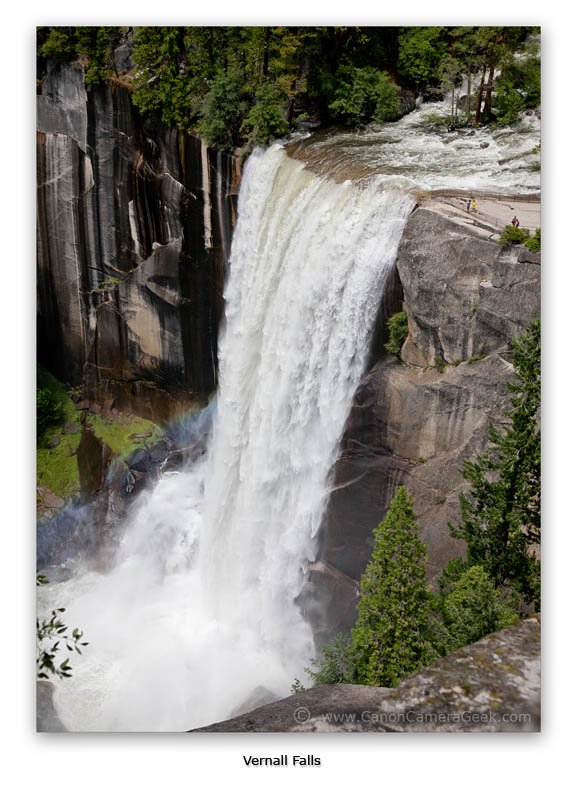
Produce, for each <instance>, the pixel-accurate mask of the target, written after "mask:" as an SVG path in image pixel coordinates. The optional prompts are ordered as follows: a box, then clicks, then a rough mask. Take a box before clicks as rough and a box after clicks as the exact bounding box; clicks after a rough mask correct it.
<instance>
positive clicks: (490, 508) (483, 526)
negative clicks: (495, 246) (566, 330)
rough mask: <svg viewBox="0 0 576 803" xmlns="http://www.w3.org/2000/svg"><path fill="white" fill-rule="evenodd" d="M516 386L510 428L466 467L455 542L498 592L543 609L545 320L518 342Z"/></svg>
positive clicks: (494, 433) (493, 433)
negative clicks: (463, 545) (518, 596)
mask: <svg viewBox="0 0 576 803" xmlns="http://www.w3.org/2000/svg"><path fill="white" fill-rule="evenodd" d="M513 353H514V357H513V362H514V367H515V369H516V376H517V380H516V381H515V382H514V383H511V384H510V385H509V389H510V391H511V410H510V411H509V412H508V417H509V419H510V423H509V424H506V425H505V426H504V427H503V428H502V429H501V430H497V429H496V428H495V427H491V428H490V432H489V447H488V450H487V451H486V452H485V453H484V454H483V455H481V456H480V457H479V458H478V459H477V460H476V461H466V462H465V463H464V467H463V469H462V474H463V476H464V477H465V478H466V479H467V480H468V482H469V483H470V491H469V493H467V494H462V495H461V497H460V510H461V515H462V523H461V524H460V526H459V527H452V528H451V530H452V535H453V536H454V537H456V538H461V539H463V540H464V541H466V543H467V545H468V563H469V564H470V565H476V564H478V565H480V566H483V567H484V568H485V569H486V571H487V572H488V574H489V575H490V576H491V577H492V579H493V580H494V583H495V585H496V586H497V587H505V586H511V587H513V588H515V589H516V590H517V591H519V592H520V593H521V594H522V596H523V598H524V600H525V602H526V603H529V604H530V603H534V605H535V607H536V609H538V608H539V604H540V560H539V557H538V555H537V552H536V550H537V548H538V544H539V543H540V425H539V411H540V321H539V320H535V321H533V322H532V323H531V324H530V326H528V328H527V329H526V331H525V332H524V333H523V334H522V335H521V336H520V337H519V338H518V339H517V340H515V341H514V343H513Z"/></svg>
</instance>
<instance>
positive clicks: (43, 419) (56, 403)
mask: <svg viewBox="0 0 576 803" xmlns="http://www.w3.org/2000/svg"><path fill="white" fill-rule="evenodd" d="M36 421H37V428H36V434H37V439H38V441H41V440H42V439H43V437H44V436H45V434H46V432H47V431H48V430H49V429H50V428H51V427H55V426H58V425H59V424H62V423H63V421H64V407H63V405H62V403H61V401H60V400H59V399H58V397H57V396H56V394H55V393H54V391H53V390H52V389H51V388H38V390H37V392H36Z"/></svg>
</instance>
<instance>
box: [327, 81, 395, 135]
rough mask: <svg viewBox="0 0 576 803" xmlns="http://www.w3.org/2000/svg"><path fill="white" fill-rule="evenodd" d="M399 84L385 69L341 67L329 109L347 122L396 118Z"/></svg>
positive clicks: (350, 123)
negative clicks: (395, 82)
mask: <svg viewBox="0 0 576 803" xmlns="http://www.w3.org/2000/svg"><path fill="white" fill-rule="evenodd" d="M398 98H399V88H398V87H397V86H396V84H393V83H392V81H391V80H390V76H389V75H388V73H387V72H383V71H381V70H377V69H376V68H375V67H341V68H340V69H339V70H338V73H337V76H336V84H335V89H334V100H333V101H332V102H331V103H330V105H329V109H330V111H331V112H332V114H333V116H334V118H335V119H336V120H338V121H340V122H344V123H346V124H347V125H358V124H360V123H365V122H370V121H374V122H378V123H383V122H386V121H387V120H395V119H396V118H397V117H398V109H399V103H398Z"/></svg>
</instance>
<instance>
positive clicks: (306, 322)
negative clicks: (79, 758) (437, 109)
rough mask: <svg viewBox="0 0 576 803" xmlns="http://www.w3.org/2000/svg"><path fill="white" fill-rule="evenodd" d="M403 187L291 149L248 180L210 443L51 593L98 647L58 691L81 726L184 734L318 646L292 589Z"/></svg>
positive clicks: (279, 685) (390, 246) (286, 679)
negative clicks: (109, 561)
mask: <svg viewBox="0 0 576 803" xmlns="http://www.w3.org/2000/svg"><path fill="white" fill-rule="evenodd" d="M413 205H414V201H413V199H412V198H411V196H410V195H408V193H406V192H405V191H403V190H401V189H395V187H394V185H393V183H391V182H390V181H389V180H387V179H385V178H384V177H377V178H375V179H373V180H371V181H369V182H367V183H366V186H364V187H362V188H359V187H357V186H356V185H354V184H353V183H352V182H349V181H347V182H343V183H341V184H336V183H334V182H333V181H331V180H329V179H326V178H323V177H321V176H318V175H315V174H313V173H312V172H310V171H309V170H307V169H306V168H305V166H304V165H303V164H302V163H300V162H297V161H294V160H292V159H290V158H288V156H287V155H286V153H285V151H284V150H283V149H282V147H281V146H280V145H273V146H272V147H271V148H269V149H267V150H265V151H264V150H259V151H256V152H255V153H254V154H252V156H251V157H250V159H249V161H248V163H247V165H246V168H245V173H244V176H243V180H242V186H241V191H240V198H239V216H238V222H237V226H236V230H235V233H234V239H233V243H232V250H231V255H230V274H229V279H228V283H227V287H226V291H225V295H226V315H225V322H224V324H223V327H222V332H221V336H220V382H219V391H218V406H217V413H216V419H215V424H214V430H213V435H212V440H211V443H210V447H209V449H208V454H207V456H206V458H205V459H203V460H202V461H200V462H198V463H196V464H195V465H194V466H193V467H192V468H191V469H189V470H188V471H185V472H179V473H174V474H167V475H165V476H164V477H163V478H162V479H161V480H160V481H159V482H158V484H157V485H156V486H155V487H154V488H153V489H152V490H150V491H149V492H147V493H146V494H145V495H142V497H141V498H140V499H139V500H138V501H137V503H136V504H135V506H134V509H133V511H132V514H131V518H130V521H129V522H128V524H127V526H126V528H125V531H124V533H123V535H122V539H121V541H120V545H119V547H118V551H117V555H116V559H115V565H114V567H113V569H112V570H111V571H110V572H108V573H107V574H104V575H102V574H97V573H94V572H86V571H84V572H81V571H78V572H77V573H76V574H75V576H74V577H73V578H72V579H70V580H68V581H67V582H65V583H60V584H54V585H52V584H51V585H50V586H49V587H47V589H48V590H47V591H46V594H47V595H48V600H50V601H47V604H51V600H54V604H56V602H57V603H58V605H61V606H62V607H66V609H67V610H66V617H67V621H70V622H71V623H74V625H75V626H76V625H77V626H79V627H81V628H82V629H83V630H84V631H85V633H86V637H87V639H88V640H89V641H90V646H89V647H88V648H87V649H86V652H85V655H83V656H82V657H81V658H78V659H77V660H76V661H75V662H74V674H73V676H72V678H71V679H69V680H66V681H64V682H62V683H60V684H59V685H58V689H57V693H56V695H55V703H56V706H57V709H58V713H59V715H60V717H61V719H62V721H63V723H64V725H65V726H66V727H68V728H69V729H70V730H104V731H109V730H155V731H157V730H184V729H189V728H193V727H199V726H202V725H205V724H209V723H211V722H215V721H218V720H219V719H223V718H225V717H227V716H229V715H230V714H231V713H232V712H233V711H234V709H235V708H236V707H237V706H239V705H241V704H242V702H243V701H245V700H246V699H247V698H248V697H249V696H250V695H251V694H252V693H253V692H254V690H255V689H257V688H265V689H267V690H269V691H270V692H271V693H272V694H275V695H278V696H284V695H286V694H288V693H289V692H290V685H291V683H292V681H293V680H294V678H295V677H296V676H298V675H300V677H302V671H303V667H304V666H305V665H307V663H308V661H309V659H310V658H311V657H312V655H313V639H312V632H311V629H310V627H309V625H308V623H307V622H306V619H305V616H304V614H303V613H302V611H301V609H300V608H299V606H298V603H297V599H298V596H299V594H300V592H301V591H302V589H303V587H304V584H305V582H306V578H307V566H308V563H309V561H312V560H314V558H315V557H316V553H317V544H316V538H315V536H316V532H317V530H318V527H319V525H320V521H321V518H322V514H323V511H324V508H325V503H326V499H327V495H328V493H329V490H330V471H331V468H332V466H333V464H334V462H335V460H336V458H337V455H338V445H339V439H340V437H341V434H342V431H343V428H344V425H345V421H346V417H347V415H348V411H349V409H350V405H351V402H352V398H353V395H354V392H355V389H356V387H357V384H358V382H359V380H360V378H361V376H362V373H363V371H364V369H365V365H366V359H367V354H368V349H369V344H370V338H371V333H372V329H373V326H374V322H375V318H376V315H377V311H378V307H379V304H380V300H381V293H382V287H383V286H384V284H385V280H386V277H387V275H388V273H389V272H390V271H391V270H393V267H394V262H395V256H396V250H397V247H398V243H399V241H400V237H401V234H402V231H403V227H404V223H405V221H406V218H407V216H408V214H409V212H410V210H411V209H412V207H413Z"/></svg>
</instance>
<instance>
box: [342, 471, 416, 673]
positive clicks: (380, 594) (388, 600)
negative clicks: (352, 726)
mask: <svg viewBox="0 0 576 803" xmlns="http://www.w3.org/2000/svg"><path fill="white" fill-rule="evenodd" d="M374 535H375V538H376V541H375V545H374V551H373V553H372V558H371V560H370V563H369V564H368V566H367V567H366V570H365V572H364V574H363V576H362V580H361V586H360V588H361V597H360V601H359V603H358V618H357V620H356V624H355V625H354V628H353V630H352V633H351V636H352V645H353V653H354V661H355V680H356V682H357V683H365V684H368V685H373V686H396V685H397V684H398V683H399V682H400V681H401V680H402V678H403V677H405V676H406V675H409V674H410V673H411V672H414V671H416V670H417V669H418V668H419V667H421V666H423V665H424V664H426V663H427V662H428V661H429V660H430V659H431V657H432V655H431V647H430V645H429V643H428V641H427V638H426V634H427V628H428V617H429V601H430V594H429V591H428V589H427V587H426V581H425V562H426V553H427V549H426V546H425V544H423V543H422V542H421V541H420V540H419V539H418V532H417V527H416V520H415V517H414V510H413V506H412V499H411V497H410V494H409V493H408V491H407V490H406V489H405V488H404V487H401V488H399V489H398V492H397V493H396V496H395V497H394V499H393V500H392V503H391V505H390V508H389V510H388V513H387V514H386V517H385V519H384V521H382V522H381V523H380V524H379V525H378V527H377V528H376V529H375V530H374Z"/></svg>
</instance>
